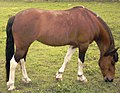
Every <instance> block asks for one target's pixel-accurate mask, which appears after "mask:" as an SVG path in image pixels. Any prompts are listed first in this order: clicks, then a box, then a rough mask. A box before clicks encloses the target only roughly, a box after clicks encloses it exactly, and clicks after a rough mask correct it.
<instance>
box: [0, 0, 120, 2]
mask: <svg viewBox="0 0 120 93" xmlns="http://www.w3.org/2000/svg"><path fill="white" fill-rule="evenodd" d="M1 1H26V2H44V1H53V2H64V1H65V2H93V1H94V2H120V0H1Z"/></svg>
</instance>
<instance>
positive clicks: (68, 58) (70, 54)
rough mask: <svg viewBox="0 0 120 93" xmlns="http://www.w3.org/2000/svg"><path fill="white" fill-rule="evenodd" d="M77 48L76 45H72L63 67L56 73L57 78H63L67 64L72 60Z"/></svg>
mask: <svg viewBox="0 0 120 93" xmlns="http://www.w3.org/2000/svg"><path fill="white" fill-rule="evenodd" d="M75 50H76V48H74V46H70V47H69V49H68V51H67V54H66V56H65V58H64V63H63V64H62V66H61V68H60V69H59V71H58V72H57V73H56V80H62V79H63V78H62V74H63V72H64V71H65V68H66V65H67V63H68V62H69V61H70V59H71V57H72V55H73V53H74V52H75Z"/></svg>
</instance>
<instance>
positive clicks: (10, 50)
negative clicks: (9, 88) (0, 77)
mask: <svg viewBox="0 0 120 93" xmlns="http://www.w3.org/2000/svg"><path fill="white" fill-rule="evenodd" d="M14 19H15V16H13V17H11V18H10V19H9V20H8V23H7V27H6V34H7V39H6V81H8V80H9V72H10V60H11V59H12V57H13V55H14V39H13V34H12V25H13V22H14Z"/></svg>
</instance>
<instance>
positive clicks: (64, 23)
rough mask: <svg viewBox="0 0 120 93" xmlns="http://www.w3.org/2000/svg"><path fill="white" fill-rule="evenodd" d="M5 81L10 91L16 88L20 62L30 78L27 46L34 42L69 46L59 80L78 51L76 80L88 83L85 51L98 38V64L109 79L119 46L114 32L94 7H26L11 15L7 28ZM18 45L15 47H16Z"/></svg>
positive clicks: (112, 76) (25, 76)
mask: <svg viewBox="0 0 120 93" xmlns="http://www.w3.org/2000/svg"><path fill="white" fill-rule="evenodd" d="M6 33H7V39H6V77H7V79H6V81H7V86H8V90H13V89H14V88H15V87H14V83H15V82H14V81H15V69H16V67H17V65H18V63H20V65H21V68H22V74H23V78H22V80H23V81H24V82H25V83H29V82H30V81H31V79H30V78H29V77H28V75H27V71H26V68H25V62H26V55H27V52H28V48H29V47H30V45H31V44H32V43H33V42H34V41H35V40H37V41H39V42H42V43H43V44H46V45H50V46H65V45H70V47H69V49H68V51H67V54H66V56H65V58H64V63H63V64H62V66H61V68H60V69H59V71H58V72H57V73H56V79H57V80H62V74H63V72H64V70H65V67H66V65H67V63H68V61H69V60H70V58H71V57H72V55H73V53H74V52H75V50H76V48H78V50H79V54H78V55H79V56H78V73H77V74H78V75H77V79H78V80H79V81H82V82H87V79H86V77H85V76H84V74H83V64H84V60H85V58H84V57H85V53H86V51H87V49H88V46H89V44H91V43H92V42H93V41H95V42H96V43H97V45H98V47H99V50H100V59H99V62H98V63H99V66H100V69H101V72H102V74H103V77H104V80H105V81H106V82H112V81H113V79H114V76H115V63H116V62H117V61H118V53H117V50H118V48H115V44H114V39H113V35H112V32H111V30H110V28H109V27H108V25H107V24H106V23H105V22H104V21H103V19H102V18H101V17H99V16H98V15H97V14H95V13H94V12H92V11H91V10H89V9H87V8H85V7H82V6H76V7H73V8H71V9H67V10H39V9H33V8H32V9H27V10H24V11H21V12H19V13H17V14H16V15H15V16H12V17H11V18H9V20H8V23H7V27H6ZM14 45H15V49H14Z"/></svg>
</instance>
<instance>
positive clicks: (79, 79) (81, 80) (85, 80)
mask: <svg viewBox="0 0 120 93" xmlns="http://www.w3.org/2000/svg"><path fill="white" fill-rule="evenodd" d="M77 80H78V81H80V82H82V83H87V82H88V80H87V79H86V77H85V76H84V75H81V76H78V77H77Z"/></svg>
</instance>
